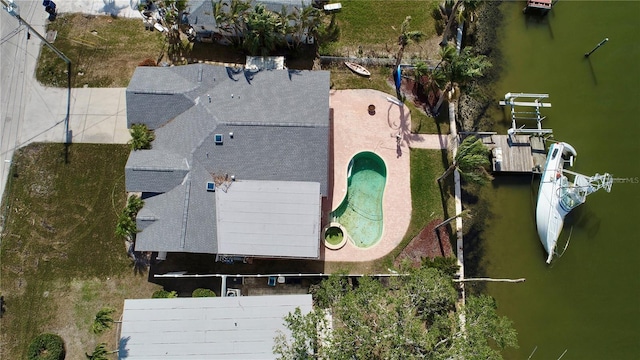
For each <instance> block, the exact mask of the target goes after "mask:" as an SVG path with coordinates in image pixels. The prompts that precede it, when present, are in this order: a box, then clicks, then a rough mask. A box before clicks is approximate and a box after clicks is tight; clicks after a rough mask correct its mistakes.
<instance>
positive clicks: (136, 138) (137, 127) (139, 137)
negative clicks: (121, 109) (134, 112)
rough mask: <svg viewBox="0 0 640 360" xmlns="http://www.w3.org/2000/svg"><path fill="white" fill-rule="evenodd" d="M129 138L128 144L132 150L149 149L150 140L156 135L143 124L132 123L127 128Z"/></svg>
mask: <svg viewBox="0 0 640 360" xmlns="http://www.w3.org/2000/svg"><path fill="white" fill-rule="evenodd" d="M129 133H130V134H131V140H129V145H131V148H132V149H133V150H143V149H151V142H152V141H153V140H155V138H156V135H155V134H154V133H153V130H150V129H149V128H148V127H147V125H145V124H133V125H131V129H129Z"/></svg>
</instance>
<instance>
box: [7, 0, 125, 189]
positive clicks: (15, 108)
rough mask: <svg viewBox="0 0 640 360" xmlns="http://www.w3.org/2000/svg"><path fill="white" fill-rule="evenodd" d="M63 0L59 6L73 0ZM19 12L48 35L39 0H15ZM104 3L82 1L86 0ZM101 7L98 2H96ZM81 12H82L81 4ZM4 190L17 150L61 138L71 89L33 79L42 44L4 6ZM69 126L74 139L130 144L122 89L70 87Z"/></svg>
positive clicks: (44, 16) (61, 140) (63, 137)
mask: <svg viewBox="0 0 640 360" xmlns="http://www.w3.org/2000/svg"><path fill="white" fill-rule="evenodd" d="M65 1H67V2H69V0H62V5H61V6H59V9H62V8H63V5H65V7H68V11H73V10H74V9H73V8H71V7H70V6H68V5H70V4H73V2H69V3H65ZM16 3H17V4H18V5H19V6H20V16H21V17H22V18H23V19H24V20H25V21H26V22H28V23H29V24H30V25H31V26H32V27H33V28H34V29H36V31H38V32H39V33H40V34H43V35H44V34H45V24H46V22H47V16H48V14H47V13H46V12H45V11H44V8H43V7H42V3H41V2H40V1H16ZM98 3H102V1H96V0H84V1H83V2H82V4H85V5H86V4H98ZM96 6H97V5H96ZM78 10H83V8H79V9H78ZM0 26H1V35H0V36H1V38H0V54H1V60H0V61H1V63H0V65H1V66H0V83H1V86H0V160H1V161H2V162H0V194H3V193H4V189H5V186H6V184H7V176H8V173H9V169H10V165H11V159H12V156H13V152H14V151H15V150H16V149H18V148H20V147H22V146H25V145H27V144H29V143H31V142H36V141H48V142H63V141H64V139H65V134H64V120H65V118H66V111H67V90H66V89H60V88H48V87H44V86H42V85H40V84H39V83H38V82H37V81H36V80H35V68H36V61H37V58H38V54H39V52H40V48H41V46H42V42H41V41H40V40H39V39H38V38H37V37H36V36H34V35H31V37H30V39H28V37H27V33H28V29H27V27H26V26H25V25H21V24H20V23H19V22H18V20H17V19H15V18H14V17H12V16H11V15H9V14H8V13H7V12H6V11H5V10H0ZM54 45H55V43H54ZM70 106H71V111H70V117H69V129H70V130H71V134H72V142H75V143H77V142H86V143H126V142H127V141H128V140H129V132H128V130H127V128H126V102H125V89H124V88H111V89H89V88H78V89H75V88H74V89H72V91H71V98H70Z"/></svg>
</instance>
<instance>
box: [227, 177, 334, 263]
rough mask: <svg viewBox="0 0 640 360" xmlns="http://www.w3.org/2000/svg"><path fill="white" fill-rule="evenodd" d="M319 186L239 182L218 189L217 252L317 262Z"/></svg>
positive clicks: (279, 182)
mask: <svg viewBox="0 0 640 360" xmlns="http://www.w3.org/2000/svg"><path fill="white" fill-rule="evenodd" d="M320 213H321V204H320V183H317V182H303V181H255V180H243V181H235V182H233V183H232V184H231V186H230V187H229V188H228V189H227V190H226V191H223V190H222V189H220V188H218V189H217V190H216V216H217V219H216V221H217V224H216V228H217V231H218V253H220V254H227V255H248V256H262V257H294V258H311V259H317V258H318V257H319V256H320V221H321V220H320V215H321V214H320Z"/></svg>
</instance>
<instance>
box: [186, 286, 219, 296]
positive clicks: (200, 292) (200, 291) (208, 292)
mask: <svg viewBox="0 0 640 360" xmlns="http://www.w3.org/2000/svg"><path fill="white" fill-rule="evenodd" d="M191 296H192V297H216V293H215V292H213V290H210V289H203V288H197V289H195V290H193V293H191Z"/></svg>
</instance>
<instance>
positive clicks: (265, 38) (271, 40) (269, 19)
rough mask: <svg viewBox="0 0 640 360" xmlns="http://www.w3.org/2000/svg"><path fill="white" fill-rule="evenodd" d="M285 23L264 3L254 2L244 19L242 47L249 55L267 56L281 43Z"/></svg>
mask: <svg viewBox="0 0 640 360" xmlns="http://www.w3.org/2000/svg"><path fill="white" fill-rule="evenodd" d="M285 32H286V24H285V23H283V21H282V19H281V18H280V17H279V16H278V15H277V14H276V13H274V12H272V11H269V10H268V9H267V8H266V7H265V6H264V4H256V6H255V7H254V8H253V11H251V12H249V14H248V15H247V19H246V32H245V33H244V40H243V47H244V48H245V49H246V50H247V51H248V52H249V54H251V55H261V56H268V55H269V54H270V53H271V52H272V51H273V50H275V49H276V47H278V45H280V44H282V42H283V39H284V35H285Z"/></svg>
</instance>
